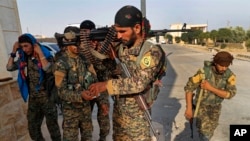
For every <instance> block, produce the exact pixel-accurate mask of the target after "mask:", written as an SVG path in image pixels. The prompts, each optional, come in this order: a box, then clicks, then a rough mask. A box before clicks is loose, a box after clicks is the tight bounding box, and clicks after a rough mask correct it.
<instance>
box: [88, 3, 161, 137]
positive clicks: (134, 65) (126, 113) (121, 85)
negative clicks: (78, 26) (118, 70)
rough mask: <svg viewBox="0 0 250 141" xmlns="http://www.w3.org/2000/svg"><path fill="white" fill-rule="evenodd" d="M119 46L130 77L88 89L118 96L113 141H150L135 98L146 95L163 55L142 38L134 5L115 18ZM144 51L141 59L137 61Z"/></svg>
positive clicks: (142, 114) (120, 12)
mask: <svg viewBox="0 0 250 141" xmlns="http://www.w3.org/2000/svg"><path fill="white" fill-rule="evenodd" d="M114 27H115V30H116V31H117V39H120V40H121V41H122V44H121V45H120V46H118V58H119V60H120V61H121V62H122V63H124V64H125V65H126V67H127V68H128V71H129V74H130V75H131V77H128V76H126V77H125V76H121V77H119V78H117V79H109V80H107V81H104V82H98V83H95V84H92V85H91V86H90V87H89V89H90V91H93V92H95V93H99V92H103V91H106V90H107V91H108V94H109V95H114V96H115V101H114V110H113V140H115V141H139V140H140V141H149V140H151V137H150V126H149V122H148V121H147V120H146V117H145V114H144V111H143V110H142V109H141V108H140V106H139V104H138V103H137V101H136V98H135V96H138V95H141V96H146V93H148V92H149V89H148V88H149V87H151V85H152V82H153V81H154V80H155V79H156V78H155V76H156V74H157V73H158V72H159V70H160V68H161V66H162V63H164V64H165V62H161V61H160V60H161V58H162V56H164V57H165V55H164V52H162V50H161V49H160V48H159V47H158V46H155V45H154V44H152V43H150V42H148V41H146V40H145V38H144V37H143V29H144V24H143V17H142V13H141V11H140V10H139V9H137V8H136V7H134V6H130V5H127V6H124V7H122V8H121V9H120V10H119V11H118V12H117V13H116V15H115V24H114ZM144 48H145V49H146V48H149V50H146V51H145V52H143V54H142V57H141V58H140V59H139V60H137V59H138V58H139V56H140V53H141V52H142V51H143V50H144Z"/></svg>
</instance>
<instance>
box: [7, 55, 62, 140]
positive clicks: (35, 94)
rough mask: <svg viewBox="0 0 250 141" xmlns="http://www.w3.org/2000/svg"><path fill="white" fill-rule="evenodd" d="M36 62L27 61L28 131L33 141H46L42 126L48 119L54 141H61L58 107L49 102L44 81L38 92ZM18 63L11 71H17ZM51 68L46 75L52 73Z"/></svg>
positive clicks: (29, 58)
mask: <svg viewBox="0 0 250 141" xmlns="http://www.w3.org/2000/svg"><path fill="white" fill-rule="evenodd" d="M34 61H35V60H33V58H32V59H31V57H28V59H27V64H28V65H27V72H28V74H27V79H28V87H29V101H28V113H27V119H28V129H29V134H30V137H31V139H32V140H34V141H44V138H43V135H42V132H41V125H42V122H43V118H44V116H45V118H46V124H47V127H48V130H49V133H50V136H51V139H52V140H53V141H61V133H60V128H59V125H58V120H57V118H58V117H57V107H56V104H55V103H53V102H52V101H49V99H48V94H47V93H46V91H45V88H44V81H43V82H42V84H41V85H40V90H39V91H37V90H36V85H37V84H38V82H39V75H40V74H39V72H38V66H37V65H36V64H35V63H34ZM51 63H52V62H51ZM51 66H52V65H51ZM17 68H18V66H17V62H15V63H14V65H13V66H12V68H9V70H10V71H14V70H17ZM51 71H52V69H51V67H50V68H49V69H48V70H47V71H46V73H51Z"/></svg>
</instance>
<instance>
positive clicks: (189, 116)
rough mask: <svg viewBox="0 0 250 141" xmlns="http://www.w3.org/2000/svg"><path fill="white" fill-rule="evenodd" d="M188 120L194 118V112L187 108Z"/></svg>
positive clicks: (186, 115)
mask: <svg viewBox="0 0 250 141" xmlns="http://www.w3.org/2000/svg"><path fill="white" fill-rule="evenodd" d="M184 116H185V117H186V119H188V120H190V119H191V118H192V117H193V110H192V108H191V109H190V108H186V111H185V115H184Z"/></svg>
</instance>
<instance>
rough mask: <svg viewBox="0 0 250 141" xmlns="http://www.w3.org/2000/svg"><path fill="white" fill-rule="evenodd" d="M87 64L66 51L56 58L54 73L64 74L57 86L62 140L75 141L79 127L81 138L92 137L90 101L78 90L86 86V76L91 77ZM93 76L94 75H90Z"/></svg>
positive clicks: (84, 140) (83, 140)
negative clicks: (61, 108)
mask: <svg viewBox="0 0 250 141" xmlns="http://www.w3.org/2000/svg"><path fill="white" fill-rule="evenodd" d="M87 68H88V64H87V62H86V60H85V59H83V57H82V56H80V55H78V56H77V57H75V58H73V57H71V56H70V55H69V54H68V52H66V53H64V54H63V55H62V56H61V57H59V58H58V60H57V61H56V65H55V73H56V72H63V73H64V74H65V76H64V78H63V81H62V83H61V84H60V86H58V91H59V96H60V98H61V99H62V104H63V117H64V119H63V125H62V127H63V140H64V141H76V140H78V133H79V128H80V134H81V140H82V141H90V140H91V139H92V131H93V127H92V121H91V107H90V102H89V101H86V100H84V99H83V98H82V96H81V94H80V92H81V91H83V90H85V89H86V87H87V85H88V84H87V83H86V80H87V79H86V76H90V77H92V75H90V72H89V71H88V70H87ZM92 78H94V77H92Z"/></svg>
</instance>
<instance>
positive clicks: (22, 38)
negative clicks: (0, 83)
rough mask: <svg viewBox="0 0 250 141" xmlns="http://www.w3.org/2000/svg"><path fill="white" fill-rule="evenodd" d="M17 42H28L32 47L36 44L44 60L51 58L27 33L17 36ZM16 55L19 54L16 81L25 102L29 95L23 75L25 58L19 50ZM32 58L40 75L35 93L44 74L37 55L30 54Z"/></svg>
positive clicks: (47, 51)
mask: <svg viewBox="0 0 250 141" xmlns="http://www.w3.org/2000/svg"><path fill="white" fill-rule="evenodd" d="M18 42H19V43H23V42H28V43H30V44H31V45H32V46H34V45H35V44H38V45H39V46H40V48H41V50H42V52H43V54H44V56H45V58H47V59H48V58H52V57H53V56H52V54H51V53H50V51H49V50H48V49H47V48H46V47H44V46H43V45H41V44H40V43H38V42H37V40H36V39H35V37H34V36H32V35H31V34H28V33H25V34H22V35H21V36H19V38H18ZM18 54H19V62H18V78H17V81H18V85H19V90H20V92H21V95H22V97H23V100H24V102H27V99H28V95H29V90H28V85H27V79H26V74H25V67H26V66H27V56H26V54H25V53H24V51H23V50H22V49H21V48H19V49H18ZM32 58H34V59H33V61H34V63H35V64H36V65H37V66H38V72H39V74H40V78H39V82H38V84H37V85H36V91H38V90H39V89H40V85H41V83H42V81H43V78H44V72H43V70H42V63H41V60H40V59H39V57H38V54H36V53H35V52H34V53H33V54H32Z"/></svg>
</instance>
